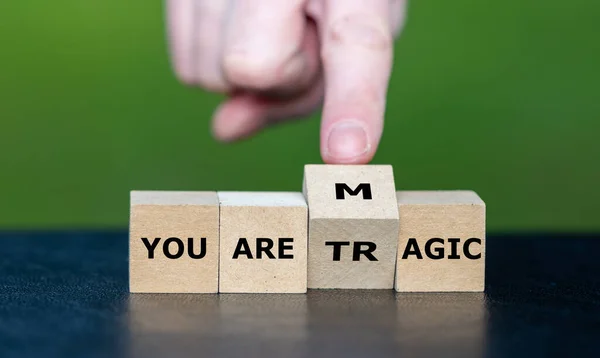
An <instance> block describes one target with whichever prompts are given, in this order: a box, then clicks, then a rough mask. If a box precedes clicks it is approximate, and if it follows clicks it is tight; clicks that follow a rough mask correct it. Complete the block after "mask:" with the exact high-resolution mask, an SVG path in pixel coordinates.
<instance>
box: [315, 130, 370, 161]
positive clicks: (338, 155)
mask: <svg viewBox="0 0 600 358" xmlns="http://www.w3.org/2000/svg"><path fill="white" fill-rule="evenodd" d="M376 146H377V143H376V140H375V138H373V135H372V134H371V133H370V132H369V130H368V128H367V127H365V126H364V124H363V122H361V121H358V120H354V119H349V120H342V121H339V122H337V123H335V124H334V125H332V126H331V128H330V129H329V130H328V131H327V133H326V134H325V136H324V141H323V142H322V145H321V156H322V157H323V161H324V162H325V163H327V164H367V163H368V162H370V161H371V159H372V158H373V155H374V152H375V148H376Z"/></svg>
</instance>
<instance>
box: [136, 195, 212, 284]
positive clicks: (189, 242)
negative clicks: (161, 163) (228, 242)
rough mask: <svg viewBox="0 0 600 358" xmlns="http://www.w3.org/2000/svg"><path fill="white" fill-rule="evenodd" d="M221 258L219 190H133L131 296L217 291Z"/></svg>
mask: <svg viewBox="0 0 600 358" xmlns="http://www.w3.org/2000/svg"><path fill="white" fill-rule="evenodd" d="M218 260H219V201H218V199H217V193H216V192H165V191H132V192H131V212H130V224H129V290H130V292H153V293H175V292H179V293H211V292H212V293H216V292H217V290H218V283H219V271H218V270H219V261H218Z"/></svg>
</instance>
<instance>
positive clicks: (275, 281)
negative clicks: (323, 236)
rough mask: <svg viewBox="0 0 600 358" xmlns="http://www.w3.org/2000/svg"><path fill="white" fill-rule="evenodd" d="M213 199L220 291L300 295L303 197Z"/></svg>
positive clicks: (304, 248)
mask: <svg viewBox="0 0 600 358" xmlns="http://www.w3.org/2000/svg"><path fill="white" fill-rule="evenodd" d="M218 196H219V201H220V205H221V220H220V233H221V238H220V240H221V249H220V264H219V267H220V281H219V292H229V293H305V292H306V251H307V234H308V232H307V231H308V229H307V224H308V208H307V205H306V201H305V200H304V197H303V196H302V194H301V193H289V192H271V193H261V192H253V193H249V192H219V193H218Z"/></svg>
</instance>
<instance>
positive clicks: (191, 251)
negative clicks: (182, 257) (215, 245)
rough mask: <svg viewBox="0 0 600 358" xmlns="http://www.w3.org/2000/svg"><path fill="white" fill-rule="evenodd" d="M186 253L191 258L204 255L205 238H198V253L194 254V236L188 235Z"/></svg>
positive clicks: (198, 257) (199, 257)
mask: <svg viewBox="0 0 600 358" xmlns="http://www.w3.org/2000/svg"><path fill="white" fill-rule="evenodd" d="M188 255H190V257H191V258H193V259H201V258H203V257H204V256H206V238H205V237H202V238H200V253H199V254H198V255H196V254H194V238H193V237H188Z"/></svg>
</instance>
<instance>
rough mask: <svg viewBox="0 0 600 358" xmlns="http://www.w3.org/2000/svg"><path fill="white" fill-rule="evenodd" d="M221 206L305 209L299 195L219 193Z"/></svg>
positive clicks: (290, 193)
mask: <svg viewBox="0 0 600 358" xmlns="http://www.w3.org/2000/svg"><path fill="white" fill-rule="evenodd" d="M218 196H219V202H220V205H221V206H255V207H306V200H305V199H304V196H302V194H301V193H293V192H237V191H220V192H219V193H218Z"/></svg>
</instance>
